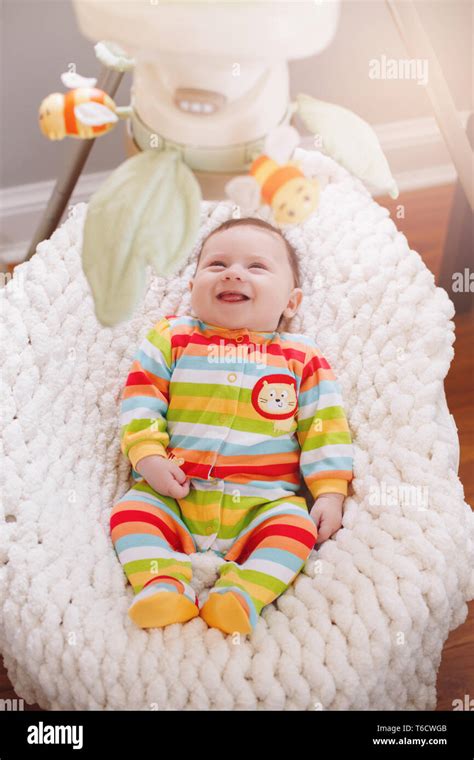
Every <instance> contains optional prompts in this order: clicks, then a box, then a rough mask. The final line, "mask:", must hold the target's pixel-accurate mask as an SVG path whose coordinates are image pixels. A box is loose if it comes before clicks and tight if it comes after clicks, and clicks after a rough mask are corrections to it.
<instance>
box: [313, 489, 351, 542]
mask: <svg viewBox="0 0 474 760" xmlns="http://www.w3.org/2000/svg"><path fill="white" fill-rule="evenodd" d="M344 499H345V496H343V495H342V493H323V494H321V496H318V498H317V499H316V501H315V502H314V504H313V506H312V507H311V511H310V513H309V514H310V515H311V517H312V519H313V522H314V524H315V525H316V527H317V529H318V538H317V543H316V544H315V547H316V549H319V547H320V545H321V544H322V543H324V541H327V539H328V538H330V537H331V536H332V535H333V533H335V532H336V531H337V530H339V528H340V527H341V525H342V504H343V502H344Z"/></svg>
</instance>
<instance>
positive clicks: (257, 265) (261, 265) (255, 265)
mask: <svg viewBox="0 0 474 760" xmlns="http://www.w3.org/2000/svg"><path fill="white" fill-rule="evenodd" d="M252 267H259V269H266V266H265V265H264V264H260V262H258V261H254V263H253V264H250V269H252Z"/></svg>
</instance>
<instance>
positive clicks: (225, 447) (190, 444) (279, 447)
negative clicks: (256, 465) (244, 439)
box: [170, 426, 299, 464]
mask: <svg viewBox="0 0 474 760" xmlns="http://www.w3.org/2000/svg"><path fill="white" fill-rule="evenodd" d="M216 427H217V426H216ZM170 448H180V449H184V450H186V451H218V452H219V454H220V455H221V456H222V457H231V456H264V455H265V454H280V453H286V452H292V451H298V449H299V446H298V443H297V442H296V441H295V439H294V437H293V438H286V437H285V436H280V437H279V438H275V439H274V440H271V439H270V440H268V441H265V442H263V443H255V444H253V445H250V446H249V445H248V444H245V443H242V444H237V443H226V442H225V441H224V442H223V441H220V440H219V439H216V438H203V437H202V436H200V437H199V438H197V437H196V438H195V437H194V436H190V435H175V434H172V435H171V438H170ZM223 464H225V462H224V463H223Z"/></svg>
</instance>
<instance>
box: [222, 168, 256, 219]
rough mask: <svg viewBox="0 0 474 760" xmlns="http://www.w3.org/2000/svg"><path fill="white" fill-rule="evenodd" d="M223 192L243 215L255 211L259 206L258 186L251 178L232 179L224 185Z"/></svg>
mask: <svg viewBox="0 0 474 760" xmlns="http://www.w3.org/2000/svg"><path fill="white" fill-rule="evenodd" d="M225 191H226V194H227V196H228V197H229V198H230V199H231V200H232V201H234V203H236V204H237V205H238V206H240V208H241V209H242V210H243V211H244V213H247V212H252V211H255V210H256V209H257V208H258V207H259V205H260V185H259V184H258V182H257V180H256V179H254V178H253V177H248V176H239V177H233V178H232V179H231V180H229V182H227V183H226V186H225Z"/></svg>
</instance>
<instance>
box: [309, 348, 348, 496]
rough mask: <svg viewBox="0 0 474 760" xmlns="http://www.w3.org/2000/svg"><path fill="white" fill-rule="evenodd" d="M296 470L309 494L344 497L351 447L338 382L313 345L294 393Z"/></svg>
mask: <svg viewBox="0 0 474 760" xmlns="http://www.w3.org/2000/svg"><path fill="white" fill-rule="evenodd" d="M296 433H297V437H298V440H299V443H300V447H301V455H300V472H301V475H302V477H303V478H304V481H305V483H306V485H307V486H308V489H309V490H310V491H311V494H312V496H313V497H314V498H315V499H316V498H317V497H318V496H320V495H321V494H323V493H340V494H343V495H344V496H347V490H348V488H347V487H348V483H349V482H350V481H351V480H352V478H353V470H352V468H353V447H352V437H351V433H350V430H349V425H348V422H347V419H346V415H345V411H344V408H343V401H342V396H341V390H340V387H339V383H338V382H337V380H336V378H335V376H334V373H333V371H332V369H331V367H330V365H329V363H328V362H327V360H326V359H325V358H324V357H323V356H322V354H321V352H320V351H319V349H318V348H317V347H316V346H315V345H310V346H309V347H308V351H307V353H306V358H305V364H304V367H303V371H302V376H301V382H300V387H299V392H298V418H297V431H296Z"/></svg>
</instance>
